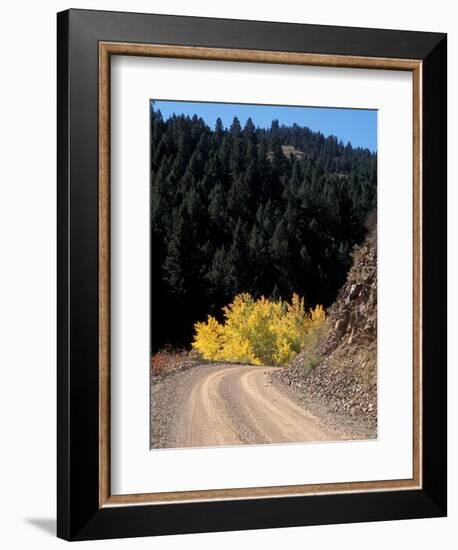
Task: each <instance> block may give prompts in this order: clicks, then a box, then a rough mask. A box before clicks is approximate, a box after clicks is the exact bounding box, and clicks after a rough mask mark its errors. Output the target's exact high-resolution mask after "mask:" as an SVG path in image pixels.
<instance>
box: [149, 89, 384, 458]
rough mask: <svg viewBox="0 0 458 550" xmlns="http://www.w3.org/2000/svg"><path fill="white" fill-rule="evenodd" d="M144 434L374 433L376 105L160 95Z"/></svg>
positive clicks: (329, 437) (274, 437)
mask: <svg viewBox="0 0 458 550" xmlns="http://www.w3.org/2000/svg"><path fill="white" fill-rule="evenodd" d="M149 116H150V119H151V120H150V123H151V126H150V146H151V152H150V155H151V156H150V169H151V180H150V209H151V210H150V211H151V217H150V284H151V287H150V302H151V303H150V327H151V330H150V343H151V363H150V392H151V394H150V395H151V401H150V429H151V438H150V448H151V449H152V450H154V449H178V448H185V447H217V446H228V445H265V444H272V443H273V444H281V443H318V442H336V441H348V440H369V439H376V438H377V110H375V109H374V110H369V109H344V108H330V107H320V106H316V107H315V106H286V105H258V104H256V105H255V104H241V103H215V102H195V101H189V102H187V101H168V100H157V99H155V100H151V102H150V109H149Z"/></svg>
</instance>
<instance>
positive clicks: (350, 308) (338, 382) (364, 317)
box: [278, 221, 377, 437]
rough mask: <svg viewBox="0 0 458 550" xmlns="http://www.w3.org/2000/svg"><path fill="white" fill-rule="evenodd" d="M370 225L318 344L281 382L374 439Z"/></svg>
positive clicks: (373, 300) (373, 256) (374, 237)
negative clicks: (321, 404) (354, 422)
mask: <svg viewBox="0 0 458 550" xmlns="http://www.w3.org/2000/svg"><path fill="white" fill-rule="evenodd" d="M370 225H371V227H370V229H369V232H368V235H367V237H366V239H365V241H364V242H363V243H362V244H361V245H360V246H359V247H357V248H356V249H355V251H354V253H353V263H352V267H351V269H350V271H349V273H348V277H347V281H346V283H345V284H344V286H343V287H342V289H341V290H340V292H339V294H338V296H337V299H336V301H335V303H334V304H333V306H332V307H331V308H330V309H329V311H328V317H327V320H326V323H325V326H324V329H323V331H322V333H321V334H320V335H319V338H318V339H317V341H316V343H315V345H314V346H312V349H310V348H309V349H308V350H307V351H304V352H302V353H300V354H299V355H298V356H296V358H295V359H294V360H293V361H292V363H291V365H290V366H289V367H288V368H286V369H282V371H280V372H279V373H278V377H279V378H280V380H281V381H282V382H283V383H285V384H287V385H289V386H291V387H292V388H294V389H295V390H296V391H299V392H301V393H302V394H306V395H308V396H310V397H312V398H316V399H317V400H318V401H319V402H321V403H323V404H324V405H325V406H326V408H327V409H328V410H330V411H331V412H333V413H337V414H342V415H345V416H347V417H349V418H350V419H352V420H355V421H356V422H357V423H359V424H360V425H362V426H363V427H364V428H365V429H366V430H367V431H368V433H369V434H370V436H372V437H375V436H376V430H377V363H376V360H377V234H376V228H375V221H372V222H371V224H370Z"/></svg>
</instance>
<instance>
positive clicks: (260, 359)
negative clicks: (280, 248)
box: [192, 293, 325, 365]
mask: <svg viewBox="0 0 458 550" xmlns="http://www.w3.org/2000/svg"><path fill="white" fill-rule="evenodd" d="M223 315H224V323H219V322H218V321H217V320H216V319H215V318H214V317H211V316H209V317H208V319H207V322H206V323H196V324H195V325H194V329H195V334H194V341H193V343H192V347H193V348H194V349H196V350H197V351H199V352H200V353H201V354H202V356H203V357H204V359H209V360H211V361H218V360H219V361H229V362H231V363H250V364H252V365H284V364H286V363H287V362H289V361H290V360H291V359H292V358H293V357H294V356H295V355H296V354H297V353H299V351H301V349H303V347H304V344H305V342H306V337H307V335H308V334H309V333H311V332H312V331H315V330H316V329H317V328H319V327H320V326H321V325H322V323H323V321H324V319H325V311H324V309H323V307H322V306H321V305H317V306H316V307H315V309H310V310H308V311H306V309H305V306H304V299H303V298H300V297H299V296H298V295H297V294H293V296H292V299H291V302H290V303H289V302H286V301H283V300H277V301H274V300H268V299H266V298H264V297H262V298H259V299H258V300H255V299H254V298H253V297H252V296H251V295H250V294H248V293H243V294H238V295H237V296H236V297H235V298H234V300H233V302H232V303H231V304H229V305H228V306H225V307H224V308H223Z"/></svg>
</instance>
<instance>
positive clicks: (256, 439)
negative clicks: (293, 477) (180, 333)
mask: <svg viewBox="0 0 458 550" xmlns="http://www.w3.org/2000/svg"><path fill="white" fill-rule="evenodd" d="M273 370H275V367H254V366H249V365H226V364H210V365H208V364H206V365H199V366H197V367H193V368H191V369H189V370H187V371H184V372H181V373H177V374H174V375H172V376H170V377H168V378H166V379H164V380H162V381H160V382H156V383H155V384H153V389H152V411H151V413H152V418H151V420H152V422H151V427H152V447H153V448H179V447H206V446H215V445H218V446H219V445H240V444H255V443H256V444H259V443H261V444H262V443H288V442H289V443H291V442H306V441H327V440H337V439H343V438H345V437H344V436H343V435H342V434H340V433H338V432H337V431H336V430H335V429H332V428H330V427H327V426H326V425H325V424H324V423H323V422H322V421H321V420H320V419H319V418H318V417H317V416H315V415H313V414H312V413H311V412H310V411H308V410H306V409H304V408H303V407H302V406H300V405H299V404H298V403H297V402H295V401H294V400H293V399H292V397H291V396H290V395H287V394H286V393H285V392H284V391H282V389H281V388H280V387H279V386H277V384H276V383H275V381H274V379H273V378H272V377H271V376H270V374H271V372H272V371H273Z"/></svg>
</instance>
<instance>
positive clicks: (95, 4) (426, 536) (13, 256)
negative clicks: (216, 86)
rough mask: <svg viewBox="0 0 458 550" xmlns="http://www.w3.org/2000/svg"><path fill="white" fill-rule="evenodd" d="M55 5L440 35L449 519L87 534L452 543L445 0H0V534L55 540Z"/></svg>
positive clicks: (451, 11) (451, 17) (453, 223)
mask: <svg viewBox="0 0 458 550" xmlns="http://www.w3.org/2000/svg"><path fill="white" fill-rule="evenodd" d="M68 7H81V8H88V9H90V8H92V9H110V10H120V11H122V10H129V11H139V12H155V13H170V14H182V15H199V16H209V17H228V18H240V19H262V20H269V21H290V22H297V23H317V24H330V25H349V26H364V27H382V28H383V27H385V28H396V29H411V30H425V31H442V32H448V33H449V182H450V183H449V213H450V216H449V219H450V221H449V230H450V238H449V251H450V264H449V265H450V267H449V280H450V281H451V283H450V285H449V287H450V288H449V298H450V305H449V312H450V313H449V320H450V326H449V337H450V340H451V344H450V349H449V363H450V365H451V368H450V377H449V396H450V408H449V411H450V422H449V435H450V446H449V448H450V453H449V464H450V468H449V473H450V480H449V486H450V497H449V518H447V519H434V520H419V521H404V522H387V523H378V524H376V523H373V524H359V525H336V526H327V527H307V528H291V529H277V530H269V531H250V532H248V531H246V532H236V533H216V534H202V535H185V536H174V537H163V538H160V539H136V540H128V539H127V540H122V541H104V542H98V543H86V546H90V547H93V546H95V545H96V544H98V545H99V547H103V546H105V547H106V546H107V545H110V548H111V547H113V548H121V547H124V548H127V547H129V548H141V547H143V548H146V547H147V546H151V545H154V546H155V547H156V548H161V549H166V548H171V549H175V548H181V547H184V546H186V547H188V548H199V549H205V548H214V547H215V546H217V547H218V548H220V549H221V550H223V549H225V548H233V547H234V546H239V547H240V546H241V547H252V546H260V547H261V546H263V547H264V548H276V547H283V548H302V547H304V545H307V546H308V547H309V548H311V547H314V546H315V547H320V548H329V547H332V546H333V545H336V546H338V547H339V549H340V550H345V549H347V548H348V549H350V548H351V549H352V550H358V549H362V548H364V549H365V548H367V547H370V548H371V550H378V549H383V550H385V549H386V548H387V547H401V548H402V546H403V545H406V546H407V545H408V547H414V548H416V549H417V550H421V549H423V548H425V549H426V548H431V547H440V548H444V549H450V548H455V547H456V540H457V538H458V483H457V482H458V474H457V466H458V425H457V420H458V395H456V391H457V381H458V376H457V374H456V365H457V364H458V338H457V337H456V334H457V332H458V317H457V313H456V312H457V310H458V291H457V286H456V285H454V284H453V281H457V280H458V216H457V214H456V211H457V210H456V209H457V207H458V190H457V186H456V185H453V183H454V182H456V179H457V176H458V163H457V154H456V151H457V150H458V133H457V130H458V127H457V102H456V98H457V97H458V17H457V13H456V10H455V8H454V4H453V2H450V1H449V0H436V2H434V4H432V3H431V2H430V1H427V2H426V1H424V0H417V1H415V2H413V1H412V0H410V1H407V2H399V0H384V2H383V3H382V2H368V1H367V0H366V1H364V2H363V1H361V2H358V1H357V0H345V1H344V2H341V1H339V0H322V1H321V2H310V3H306V2H303V1H301V0H290V1H289V2H287V3H282V2H278V1H276V0H275V1H274V0H253V1H252V2H246V1H245V0H231V2H215V1H212V0H194V1H193V2H189V0H167V2H166V1H160V0H158V1H156V2H148V1H146V0H144V1H140V0H131V1H129V2H127V0H123V1H120V0H112V1H110V2H102V1H100V0H99V1H94V0H86V1H83V2H78V1H74V2H72V4H70V5H69V4H68V3H67V2H64V1H63V0H50V1H48V2H46V3H35V2H31V1H30V0H26V1H23V2H20V3H19V2H17V3H13V2H10V3H7V4H5V5H4V6H3V9H2V18H1V22H2V25H1V32H0V44H1V50H0V51H1V54H2V55H1V61H0V74H1V86H0V96H1V100H0V151H1V157H0V192H1V196H0V254H1V256H0V258H1V264H0V266H1V267H0V357H1V358H0V373H1V374H0V376H1V381H0V423H1V430H0V434H1V441H0V448H1V452H0V465H1V467H0V525H1V526H2V528H1V530H0V540H1V545H2V547H5V548H8V549H16V548H18V549H19V548H28V547H30V546H32V545H33V548H35V549H37V550H40V549H42V548H43V549H45V548H46V549H48V548H54V547H58V546H59V547H62V546H63V545H64V544H65V543H64V542H63V541H60V540H58V539H56V538H54V534H53V533H54V529H55V468H56V461H55V423H56V418H55V381H56V374H55V371H56V366H55V347H56V339H55V309H56V300H55V284H56V275H55V252H56V245H55V242H56V239H55V226H56V217H55V204H56V192H55V188H56V183H55V166H56V158H55V126H56V119H55V111H56V109H55V100H56V93H55V89H56V82H55V58H56V54H55V27H56V25H55V13H56V12H57V11H60V10H64V9H67V8H68Z"/></svg>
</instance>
